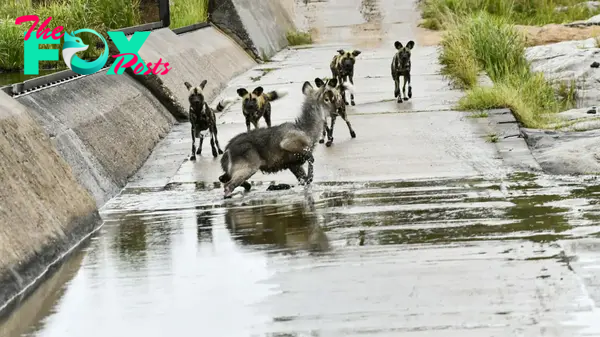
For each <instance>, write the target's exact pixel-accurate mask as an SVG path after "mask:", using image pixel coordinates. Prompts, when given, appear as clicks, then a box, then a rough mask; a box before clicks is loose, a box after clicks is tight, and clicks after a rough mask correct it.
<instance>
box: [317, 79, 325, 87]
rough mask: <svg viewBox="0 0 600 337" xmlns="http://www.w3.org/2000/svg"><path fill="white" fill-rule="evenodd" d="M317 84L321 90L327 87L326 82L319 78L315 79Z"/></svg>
mask: <svg viewBox="0 0 600 337" xmlns="http://www.w3.org/2000/svg"><path fill="white" fill-rule="evenodd" d="M315 84H316V85H317V88H320V87H322V86H324V85H325V82H323V80H322V79H320V78H318V77H317V78H315Z"/></svg>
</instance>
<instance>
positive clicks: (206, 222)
mask: <svg viewBox="0 0 600 337" xmlns="http://www.w3.org/2000/svg"><path fill="white" fill-rule="evenodd" d="M212 216H213V215H212V212H210V211H198V212H197V213H196V233H197V235H196V236H197V238H198V243H202V242H212V241H213V230H212V222H211V218H212Z"/></svg>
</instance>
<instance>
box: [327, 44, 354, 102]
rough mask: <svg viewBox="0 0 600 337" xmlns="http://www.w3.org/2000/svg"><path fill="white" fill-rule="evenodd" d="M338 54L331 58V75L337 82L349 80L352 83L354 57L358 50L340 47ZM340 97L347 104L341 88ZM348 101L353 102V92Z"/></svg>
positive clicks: (344, 93) (344, 92)
mask: <svg viewBox="0 0 600 337" xmlns="http://www.w3.org/2000/svg"><path fill="white" fill-rule="evenodd" d="M337 52H338V55H335V56H334V57H333V59H332V60H331V64H330V65H329V68H330V69H331V75H332V76H333V78H335V79H336V80H337V83H346V82H347V81H350V83H351V84H352V85H354V63H356V57H357V56H358V55H360V53H361V51H360V50H352V51H345V50H343V49H340V50H338V51H337ZM342 98H343V99H344V103H345V104H346V105H348V101H347V100H346V91H345V90H343V88H342ZM350 102H351V104H352V105H355V103H354V93H350Z"/></svg>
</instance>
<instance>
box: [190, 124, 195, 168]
mask: <svg viewBox="0 0 600 337" xmlns="http://www.w3.org/2000/svg"><path fill="white" fill-rule="evenodd" d="M190 160H196V130H194V127H193V126H192V156H191V157H190Z"/></svg>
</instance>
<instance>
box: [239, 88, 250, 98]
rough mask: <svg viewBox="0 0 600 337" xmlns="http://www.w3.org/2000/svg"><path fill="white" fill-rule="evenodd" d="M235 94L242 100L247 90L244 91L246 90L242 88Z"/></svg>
mask: <svg viewBox="0 0 600 337" xmlns="http://www.w3.org/2000/svg"><path fill="white" fill-rule="evenodd" d="M237 93H238V95H239V96H240V97H242V98H243V97H244V96H246V95H247V94H248V90H246V89H244V88H239V89H238V90H237Z"/></svg>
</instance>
